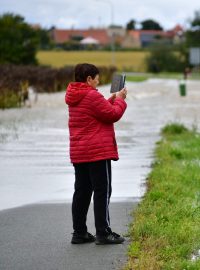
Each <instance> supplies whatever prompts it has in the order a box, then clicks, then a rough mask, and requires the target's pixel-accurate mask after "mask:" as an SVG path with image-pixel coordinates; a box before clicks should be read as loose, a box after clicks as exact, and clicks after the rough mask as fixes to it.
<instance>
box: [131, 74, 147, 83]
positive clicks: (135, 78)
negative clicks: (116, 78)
mask: <svg viewBox="0 0 200 270" xmlns="http://www.w3.org/2000/svg"><path fill="white" fill-rule="evenodd" d="M148 78H149V77H148V76H142V75H141V76H137V75H136V76H126V80H127V81H129V82H144V81H146V80H147V79H148Z"/></svg>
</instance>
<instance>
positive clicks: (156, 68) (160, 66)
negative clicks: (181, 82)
mask: <svg viewBox="0 0 200 270" xmlns="http://www.w3.org/2000/svg"><path fill="white" fill-rule="evenodd" d="M146 64H147V69H148V71H149V72H153V73H158V72H162V71H169V72H178V71H179V72H183V70H184V68H185V66H186V65H187V63H186V59H185V56H184V55H182V53H181V51H176V52H175V51H174V50H173V47H172V46H170V45H167V44H162V43H157V44H155V45H153V46H152V47H151V48H150V54H149V55H148V56H147V58H146Z"/></svg>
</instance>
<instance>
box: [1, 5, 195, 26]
mask: <svg viewBox="0 0 200 270" xmlns="http://www.w3.org/2000/svg"><path fill="white" fill-rule="evenodd" d="M196 10H200V0H187V1H186V0H164V1H163V0H0V14H1V15H2V14H3V13H5V12H12V13H14V14H20V15H22V16H23V17H24V18H25V21H26V22H28V23H33V24H36V23H39V24H40V25H41V26H42V27H45V28H49V27H51V26H56V27H57V28H72V27H73V28H75V29H77V28H87V27H91V26H92V27H104V26H108V25H110V24H111V22H112V20H113V22H114V24H117V25H122V26H125V25H126V24H127V22H129V21H130V20H131V19H135V20H136V21H137V22H141V21H142V20H146V19H149V18H151V19H154V20H156V21H157V22H159V23H160V24H161V26H163V27H164V29H170V28H172V27H173V26H174V25H176V24H177V23H179V24H181V25H183V26H187V23H188V20H189V19H191V18H193V16H194V12H195V11H196ZM112 14H113V16H112ZM112 18H113V19H112Z"/></svg>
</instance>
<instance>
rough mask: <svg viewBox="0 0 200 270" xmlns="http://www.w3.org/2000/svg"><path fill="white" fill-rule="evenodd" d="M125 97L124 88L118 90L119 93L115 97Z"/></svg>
mask: <svg viewBox="0 0 200 270" xmlns="http://www.w3.org/2000/svg"><path fill="white" fill-rule="evenodd" d="M126 95H127V90H126V88H123V89H122V90H120V91H119V92H117V93H116V97H120V98H123V99H125V98H126Z"/></svg>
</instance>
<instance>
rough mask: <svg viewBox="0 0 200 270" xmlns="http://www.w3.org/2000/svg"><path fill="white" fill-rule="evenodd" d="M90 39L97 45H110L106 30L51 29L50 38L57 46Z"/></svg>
mask: <svg viewBox="0 0 200 270" xmlns="http://www.w3.org/2000/svg"><path fill="white" fill-rule="evenodd" d="M88 37H90V38H92V39H94V40H96V41H98V43H99V45H101V46H105V45H108V44H110V42H111V40H110V37H109V36H108V33H107V30H106V29H93V28H91V29H70V30H62V29H56V28H54V29H52V30H51V38H52V40H53V41H54V42H55V43H56V44H57V45H62V44H63V43H66V42H68V41H70V40H77V41H81V40H82V39H85V38H88Z"/></svg>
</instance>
